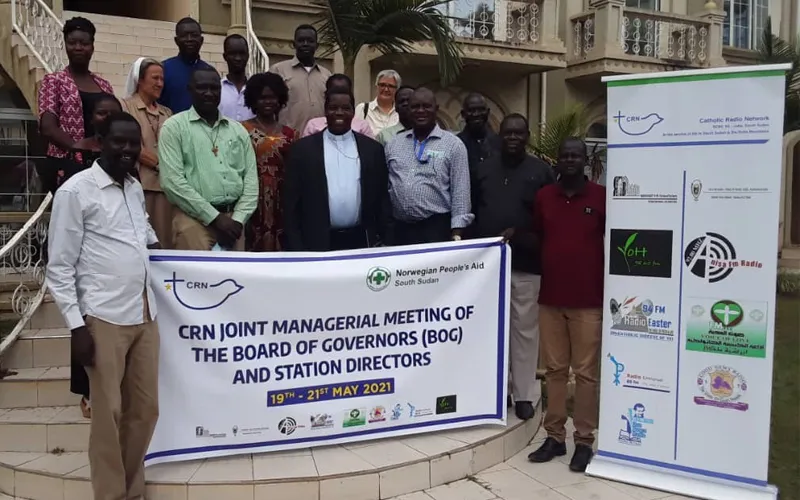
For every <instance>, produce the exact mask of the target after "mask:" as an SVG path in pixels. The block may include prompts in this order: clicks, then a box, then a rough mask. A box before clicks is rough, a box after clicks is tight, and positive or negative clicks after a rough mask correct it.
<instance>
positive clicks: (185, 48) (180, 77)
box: [158, 17, 211, 114]
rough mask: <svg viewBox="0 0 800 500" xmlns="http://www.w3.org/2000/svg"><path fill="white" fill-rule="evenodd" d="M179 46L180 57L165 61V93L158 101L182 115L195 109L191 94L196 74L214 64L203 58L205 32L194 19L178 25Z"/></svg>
mask: <svg viewBox="0 0 800 500" xmlns="http://www.w3.org/2000/svg"><path fill="white" fill-rule="evenodd" d="M175 45H177V46H178V55H177V56H175V57H170V58H169V59H167V60H166V61H164V90H162V91H161V98H160V99H159V100H158V102H159V103H161V104H163V105H164V106H166V107H168V108H169V109H171V110H172V113H173V114H178V113H180V112H182V111H186V110H187V109H189V108H190V107H192V97H191V94H189V91H188V86H189V79H190V78H191V76H192V72H193V71H194V70H196V69H201V68H210V67H211V65H210V64H208V63H207V62H205V61H203V60H202V59H200V48H201V47H202V46H203V29H202V28H201V27H200V23H198V22H197V21H195V20H194V19H192V18H191V17H184V18H183V19H181V20H180V21H178V23H177V24H176V25H175Z"/></svg>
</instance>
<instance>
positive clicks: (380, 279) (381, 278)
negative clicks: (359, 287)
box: [367, 267, 392, 292]
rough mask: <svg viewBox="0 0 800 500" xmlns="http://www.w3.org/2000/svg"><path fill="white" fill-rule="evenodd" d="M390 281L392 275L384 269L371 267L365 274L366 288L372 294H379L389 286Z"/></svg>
mask: <svg viewBox="0 0 800 500" xmlns="http://www.w3.org/2000/svg"><path fill="white" fill-rule="evenodd" d="M391 281H392V273H390V272H389V270H388V269H386V268H385V267H373V268H372V269H370V270H369V272H368V273H367V286H368V287H369V289H370V290H372V291H373V292H379V291H381V290H383V289H384V288H386V287H387V286H389V283H391Z"/></svg>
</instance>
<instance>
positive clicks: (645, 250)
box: [609, 229, 672, 278]
mask: <svg viewBox="0 0 800 500" xmlns="http://www.w3.org/2000/svg"><path fill="white" fill-rule="evenodd" d="M609 272H610V273H611V274H614V275H617V276H642V277H647V278H671V277H672V231H667V230H654V229H612V230H611V252H610V255H609Z"/></svg>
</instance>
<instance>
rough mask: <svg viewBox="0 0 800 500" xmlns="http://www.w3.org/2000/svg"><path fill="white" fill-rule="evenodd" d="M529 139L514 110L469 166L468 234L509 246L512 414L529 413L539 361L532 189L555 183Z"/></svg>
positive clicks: (538, 271)
mask: <svg viewBox="0 0 800 500" xmlns="http://www.w3.org/2000/svg"><path fill="white" fill-rule="evenodd" d="M529 138H530V131H529V129H528V120H527V119H525V117H524V116H522V115H520V114H517V113H514V114H510V115H508V116H506V117H505V118H504V119H503V122H502V124H501V125H500V140H501V150H500V154H495V155H494V156H490V157H489V158H488V159H487V160H485V161H483V162H481V163H480V164H479V165H478V166H477V168H476V169H475V173H474V176H473V184H472V199H473V204H472V207H473V208H472V209H473V212H474V213H475V222H474V223H473V231H472V234H473V235H474V236H476V237H479V238H487V237H492V236H498V235H502V236H503V237H504V238H506V239H507V240H508V241H509V243H510V245H511V251H512V260H511V314H510V323H511V325H510V326H511V332H510V337H511V339H510V343H509V353H510V358H511V359H510V365H511V389H512V394H513V397H514V406H515V412H516V414H517V416H518V417H519V418H521V419H523V420H526V419H529V418H531V417H532V416H533V413H534V409H533V403H534V402H535V401H536V399H537V398H538V396H539V394H536V367H537V364H538V361H539V306H538V302H537V301H538V298H539V284H540V281H541V276H540V275H541V263H540V262H539V242H538V240H537V237H536V235H535V233H534V232H533V227H532V226H533V206H534V201H535V199H536V192H537V191H538V190H539V189H540V188H541V187H542V186H545V185H547V184H551V183H553V182H555V176H554V174H553V169H552V168H551V167H550V166H549V165H548V164H546V163H545V162H543V161H542V160H540V159H538V158H536V157H534V156H531V155H529V154H527V153H526V151H525V147H526V146H527V144H528V139H529Z"/></svg>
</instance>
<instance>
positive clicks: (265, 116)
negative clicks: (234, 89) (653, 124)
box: [242, 73, 299, 252]
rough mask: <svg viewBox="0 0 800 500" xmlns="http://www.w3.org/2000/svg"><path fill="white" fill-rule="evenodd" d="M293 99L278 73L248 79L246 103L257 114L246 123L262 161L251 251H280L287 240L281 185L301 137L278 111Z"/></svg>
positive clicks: (248, 233)
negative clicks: (291, 151) (283, 121)
mask: <svg viewBox="0 0 800 500" xmlns="http://www.w3.org/2000/svg"><path fill="white" fill-rule="evenodd" d="M288 100H289V89H288V88H287V87H286V83H284V81H283V78H281V77H280V76H279V75H277V74H275V73H258V74H256V75H253V76H251V77H250V79H249V80H247V87H246V88H245V91H244V103H245V106H247V107H248V108H250V110H251V111H252V112H253V113H254V114H255V115H256V116H255V118H252V119H250V120H247V121H244V122H242V125H244V128H246V129H247V132H248V133H249V134H250V139H251V140H252V142H253V148H254V149H255V153H256V162H257V163H258V179H259V193H258V207H257V208H256V211H255V213H254V214H253V216H252V217H251V218H250V221H249V223H248V225H247V231H246V247H247V250H248V251H251V252H275V251H280V249H281V247H282V239H283V216H282V213H281V188H282V187H283V177H284V175H283V174H284V171H283V169H284V165H285V164H286V159H287V155H288V153H289V148H290V147H291V145H292V143H293V142H294V141H295V140H296V139H297V138H298V137H299V134H298V132H297V131H296V130H294V129H292V128H290V127H287V126H284V125H281V124H280V123H278V112H279V111H280V110H281V109H283V107H284V106H286V103H287V102H288Z"/></svg>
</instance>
